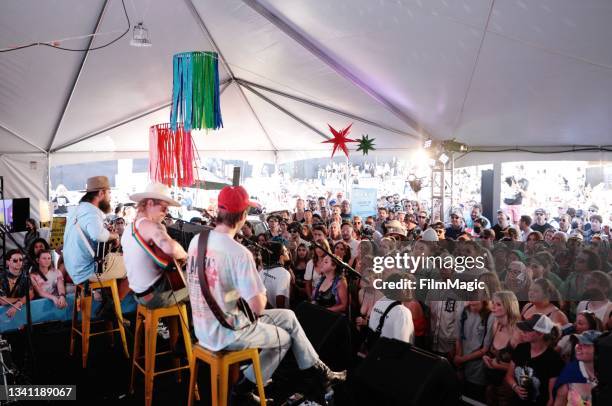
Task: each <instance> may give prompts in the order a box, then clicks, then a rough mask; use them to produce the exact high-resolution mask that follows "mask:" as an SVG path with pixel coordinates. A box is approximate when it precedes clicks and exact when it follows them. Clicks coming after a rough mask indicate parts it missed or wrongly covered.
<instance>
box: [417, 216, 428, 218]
mask: <svg viewBox="0 0 612 406" xmlns="http://www.w3.org/2000/svg"><path fill="white" fill-rule="evenodd" d="M419 218H420V219H426V218H427V216H419Z"/></svg>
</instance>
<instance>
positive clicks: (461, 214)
mask: <svg viewBox="0 0 612 406" xmlns="http://www.w3.org/2000/svg"><path fill="white" fill-rule="evenodd" d="M450 215H451V216H457V217H460V218H463V213H462V212H461V210H453V211H452V212H451V214H450Z"/></svg>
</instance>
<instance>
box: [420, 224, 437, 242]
mask: <svg viewBox="0 0 612 406" xmlns="http://www.w3.org/2000/svg"><path fill="white" fill-rule="evenodd" d="M421 241H425V242H435V241H440V239H439V238H438V234H437V233H436V232H435V230H434V229H433V228H431V227H430V228H428V229H427V230H425V231H423V234H421Z"/></svg>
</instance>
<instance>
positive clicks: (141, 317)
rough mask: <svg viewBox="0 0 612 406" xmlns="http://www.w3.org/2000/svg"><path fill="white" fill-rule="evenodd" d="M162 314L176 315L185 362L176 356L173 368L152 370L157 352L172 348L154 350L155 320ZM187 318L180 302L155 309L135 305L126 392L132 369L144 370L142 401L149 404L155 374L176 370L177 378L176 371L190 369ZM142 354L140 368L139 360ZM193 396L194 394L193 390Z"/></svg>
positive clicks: (185, 307) (155, 343)
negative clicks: (142, 350)
mask: <svg viewBox="0 0 612 406" xmlns="http://www.w3.org/2000/svg"><path fill="white" fill-rule="evenodd" d="M164 317H178V318H179V323H180V324H181V329H182V332H183V341H184V343H185V351H186V353H187V362H188V363H189V364H187V365H183V366H180V360H177V362H176V365H175V368H170V369H165V370H162V371H157V372H156V371H155V359H156V357H157V356H158V355H166V354H171V353H172V351H164V352H159V353H158V352H156V351H157V348H156V347H157V324H158V323H159V320H160V319H162V318H164ZM188 320H189V319H188V318H187V306H186V305H185V304H184V303H179V304H178V305H173V306H170V307H161V308H158V309H149V308H146V307H145V306H143V305H140V304H139V305H138V309H137V313H136V331H135V332H134V358H133V360H132V376H131V379H130V393H134V379H135V375H136V370H137V369H138V370H139V371H140V372H142V373H143V374H144V380H145V405H147V406H149V405H150V404H151V402H152V401H153V380H154V379H155V376H157V375H161V374H166V373H169V372H177V374H178V376H177V379H178V380H179V381H180V371H181V370H183V369H190V365H191V359H192V354H191V336H190V335H189V328H188V326H187V324H186V323H188ZM143 323H144V357H143V356H141V355H140V354H141V352H140V339H141V336H142V327H143ZM170 333H171V334H172V337H176V334H178V331H171V332H170ZM142 358H144V368H143V367H142V363H140V362H139V360H141V359H142ZM196 396H197V394H196Z"/></svg>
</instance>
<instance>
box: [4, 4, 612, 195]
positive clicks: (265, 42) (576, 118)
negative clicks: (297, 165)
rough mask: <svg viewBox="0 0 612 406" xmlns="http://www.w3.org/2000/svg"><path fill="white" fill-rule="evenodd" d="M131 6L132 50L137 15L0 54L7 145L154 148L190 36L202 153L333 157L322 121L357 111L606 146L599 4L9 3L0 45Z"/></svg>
mask: <svg viewBox="0 0 612 406" xmlns="http://www.w3.org/2000/svg"><path fill="white" fill-rule="evenodd" d="M124 5H125V7H126V10H127V14H128V15H129V18H130V23H131V25H132V26H133V25H134V24H136V23H138V22H140V21H143V22H144V24H145V26H146V27H147V28H148V29H149V32H150V36H151V40H152V42H153V46H152V47H151V48H134V47H131V46H130V45H129V42H130V39H131V28H130V30H129V32H128V34H127V35H125V36H124V37H123V38H121V39H120V40H119V41H117V42H115V43H113V44H112V45H110V46H108V47H105V48H103V49H99V50H90V51H88V52H69V51H62V50H57V49H52V48H50V47H47V46H33V47H29V48H26V49H21V50H17V51H12V52H5V53H1V54H0V77H1V78H2V82H1V84H0V137H1V139H2V142H1V143H0V154H4V155H5V156H8V157H10V156H13V155H14V154H26V153H27V154H32V153H35V154H39V155H38V157H39V159H41V160H42V161H45V160H46V159H47V157H48V156H50V157H51V160H52V162H53V163H54V164H55V163H67V162H82V161H87V160H98V159H116V158H121V157H143V156H146V153H147V150H148V128H149V126H151V125H153V124H158V123H162V122H167V121H168V120H169V105H170V95H171V87H172V56H173V55H174V54H175V53H178V52H184V51H191V50H216V51H217V52H219V55H220V76H221V79H222V90H223V93H222V96H221V107H222V114H223V121H224V128H223V129H222V130H220V131H215V132H210V133H208V134H205V133H202V134H197V135H196V140H197V147H198V149H199V150H200V151H201V153H202V154H205V155H207V156H213V155H215V156H223V157H228V156H231V157H232V158H244V157H253V156H260V157H262V158H265V159H269V160H270V161H273V160H276V161H287V160H293V159H298V158H306V157H314V156H319V157H320V156H327V155H328V154H329V152H330V147H329V145H328V144H321V141H323V140H324V137H326V136H328V135H329V131H328V130H327V124H328V123H329V124H331V125H332V126H334V127H336V128H341V127H343V126H345V125H347V124H349V123H351V122H353V123H354V125H353V131H352V135H354V136H356V137H359V136H361V134H366V133H367V134H369V135H370V136H371V137H374V138H376V145H377V148H378V149H379V151H381V152H384V151H400V150H403V149H412V148H415V147H416V146H418V145H419V143H420V142H421V140H422V139H423V138H425V137H432V138H434V139H439V140H443V139H450V138H456V139H457V140H458V141H461V142H464V143H466V144H468V145H469V146H473V147H476V148H477V149H482V150H486V149H487V147H488V149H495V148H497V147H515V146H521V147H527V148H529V147H534V146H540V147H545V148H550V147H556V148H557V149H560V150H564V149H567V148H566V147H570V148H571V147H573V146H575V145H583V146H595V147H597V148H599V147H601V146H606V145H608V146H609V145H610V144H611V142H610V140H611V139H612V137H611V135H610V134H612V47H610V40H611V39H612V25H611V24H609V22H610V21H612V2H610V1H607V0H583V1H580V2H576V1H574V0H554V1H549V0H542V1H537V2H528V1H524V0H516V1H513V0H497V1H494V0H453V1H447V0H426V1H425V0H397V1H395V0H336V1H328V0H224V1H213V0H184V1H178V0H177V1H153V0H125V2H124V3H123V2H122V1H121V0H98V1H94V0H90V1H86V2H84V1H80V0H52V1H44V2H41V1H37V0H21V1H5V2H2V3H1V4H0V34H1V36H0V49H4V48H9V47H14V46H18V45H23V44H28V43H31V42H48V41H52V40H58V39H63V38H68V37H79V36H84V35H88V34H92V33H96V34H99V35H97V36H95V37H84V38H81V39H76V40H70V41H63V42H61V43H60V45H61V46H63V47H69V48H82V49H86V48H88V46H89V47H90V48H93V47H97V46H100V45H103V44H106V43H107V42H109V41H110V40H111V39H113V38H115V37H117V36H118V35H120V34H121V32H123V31H125V30H126V28H128V25H127V21H126V17H125V14H124ZM92 38H93V40H91V39H92ZM90 40H91V43H90ZM481 147H482V148H481ZM604 149H605V148H604ZM228 151H229V152H231V153H230V154H228ZM602 154H603V155H605V156H604V158H609V154H608V153H603V152H602V150H601V149H599V151H598V152H594V153H588V154H585V153H582V154H581V156H583V157H586V158H584V159H602V156H603V155H602ZM575 155H576V154H570V155H566V156H564V155H563V154H555V155H554V159H575ZM486 156H488V157H489V158H487V159H489V161H491V158H490V155H489V154H487V155H486ZM542 157H543V156H542V155H539V156H538V158H539V159H541V158H542ZM6 159H9V158H6ZM548 159H550V157H549V158H548ZM22 160H23V159H22ZM466 162H467V161H466ZM0 165H4V164H2V163H0ZM2 168H3V167H2V166H0V169H2ZM3 171H4V170H3ZM44 181H45V182H46V179H44ZM40 183H41V182H39V184H40Z"/></svg>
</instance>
